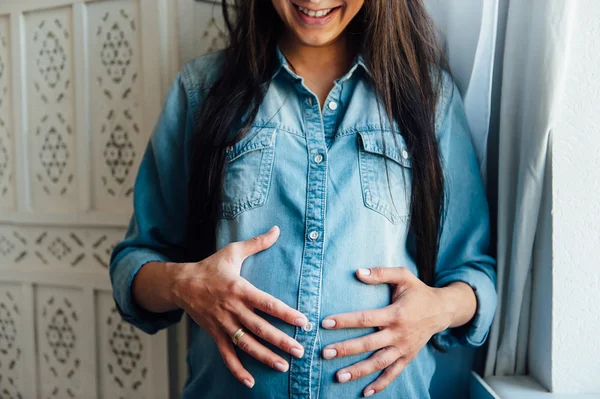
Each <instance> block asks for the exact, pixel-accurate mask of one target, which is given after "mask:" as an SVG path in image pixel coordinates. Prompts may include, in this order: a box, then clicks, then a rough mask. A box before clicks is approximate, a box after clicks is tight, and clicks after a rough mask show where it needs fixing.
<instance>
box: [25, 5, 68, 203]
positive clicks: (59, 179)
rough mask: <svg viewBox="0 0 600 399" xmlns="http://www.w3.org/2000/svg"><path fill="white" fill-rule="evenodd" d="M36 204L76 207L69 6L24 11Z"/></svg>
mask: <svg viewBox="0 0 600 399" xmlns="http://www.w3.org/2000/svg"><path fill="white" fill-rule="evenodd" d="M25 32H26V60H27V75H26V76H27V77H26V79H27V82H28V87H27V98H28V107H27V114H28V118H27V119H28V122H27V123H28V132H27V141H28V152H27V160H28V163H29V167H30V171H29V185H30V189H31V206H32V208H33V209H35V210H44V211H51V212H60V211H63V212H68V211H73V210H74V209H77V159H76V155H77V151H76V148H77V147H76V145H77V143H76V140H77V138H76V131H75V115H74V91H73V90H74V86H73V81H74V67H73V62H74V60H73V19H72V10H71V8H70V7H62V8H56V9H51V10H43V11H36V12H31V13H29V14H26V15H25Z"/></svg>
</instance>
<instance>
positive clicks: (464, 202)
mask: <svg viewBox="0 0 600 399" xmlns="http://www.w3.org/2000/svg"><path fill="white" fill-rule="evenodd" d="M449 86H450V89H449V92H450V93H449V97H448V100H447V102H446V103H447V106H446V111H445V117H444V120H443V123H442V124H441V130H440V131H439V142H440V152H441V155H442V160H443V167H444V173H445V176H444V177H445V179H446V191H445V196H446V198H445V212H444V219H443V225H442V234H441V237H440V246H439V255H438V264H437V268H436V276H435V284H436V287H444V286H447V285H449V284H450V283H452V282H458V281H461V282H464V283H466V284H468V285H469V286H471V288H473V291H474V292H475V296H476V298H477V310H476V313H475V316H474V317H473V319H472V320H471V321H470V322H469V323H467V324H466V325H464V326H461V327H458V328H451V329H447V330H446V331H443V332H441V333H439V334H436V335H435V336H434V340H435V341H436V342H437V343H438V344H439V345H440V346H441V347H442V348H445V349H449V348H452V347H454V346H458V345H466V346H473V347H476V346H480V345H482V344H483V343H484V342H485V340H486V338H487V336H488V332H489V330H490V327H491V324H492V320H493V318H494V314H495V312H496V306H497V300H498V299H497V294H496V262H495V260H494V259H493V258H492V257H491V256H490V220H489V210H488V205H487V199H486V195H485V190H484V187H483V182H482V179H481V175H480V171H479V164H478V162H477V157H476V154H475V150H474V147H473V144H472V142H471V135H470V132H469V125H468V122H467V118H466V115H465V112H464V106H463V103H462V99H461V97H460V94H459V92H458V89H457V88H456V86H454V84H453V83H451V84H450V85H449Z"/></svg>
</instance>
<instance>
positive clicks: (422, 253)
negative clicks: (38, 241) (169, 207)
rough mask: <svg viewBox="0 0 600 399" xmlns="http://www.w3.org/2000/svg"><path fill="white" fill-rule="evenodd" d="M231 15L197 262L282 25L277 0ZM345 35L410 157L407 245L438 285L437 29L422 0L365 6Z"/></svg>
mask: <svg viewBox="0 0 600 399" xmlns="http://www.w3.org/2000/svg"><path fill="white" fill-rule="evenodd" d="M228 3H231V2H228ZM234 8H235V10H236V12H235V18H233V17H232V16H231V15H230V12H229V8H228V7H227V5H226V4H225V1H224V2H223V5H222V10H223V14H224V16H225V21H226V25H227V29H228V31H229V40H230V42H229V46H228V47H227V48H226V50H225V54H224V57H223V63H222V64H221V66H220V76H219V77H218V78H217V79H216V80H215V82H214V83H213V84H212V85H211V87H210V88H209V89H208V91H207V93H206V97H205V100H204V103H203V105H202V112H201V117H200V120H199V122H198V127H197V129H198V130H197V134H196V137H195V143H194V149H193V157H192V162H193V165H192V168H191V175H190V182H189V193H190V217H189V228H188V237H189V238H190V243H191V244H190V245H191V246H192V247H193V248H194V250H195V251H194V253H195V256H196V257H198V258H203V257H206V256H208V255H210V254H211V253H212V252H214V250H215V242H214V227H215V223H216V221H217V220H218V208H219V201H220V194H221V189H222V180H223V170H224V163H225V159H224V151H223V148H224V147H225V146H227V145H229V144H231V143H230V141H231V132H233V131H235V132H241V133H240V135H242V134H243V132H244V131H245V129H246V128H247V127H248V126H249V125H250V124H251V123H252V121H253V120H254V118H255V117H256V114H257V112H258V108H259V106H260V104H261V102H262V100H263V99H264V96H265V93H266V90H267V88H268V85H269V80H270V78H271V76H272V75H273V73H274V70H275V68H276V66H277V64H276V63H277V60H276V50H275V49H276V46H277V41H278V39H279V38H280V36H281V34H282V30H283V28H284V27H283V23H282V22H281V20H280V18H279V16H278V15H277V14H276V11H275V9H274V8H273V5H272V4H271V1H267V0H235V5H234ZM348 29H349V30H351V32H348V34H350V35H351V36H352V39H353V40H355V41H356V42H357V45H358V49H359V51H361V52H362V54H363V56H364V59H365V63H366V65H367V68H368V69H369V71H370V72H371V73H370V80H371V84H372V87H373V88H374V91H375V93H376V95H377V97H378V99H379V101H380V103H381V104H382V108H383V110H384V111H385V114H386V116H387V117H388V118H389V120H392V119H393V120H395V121H396V122H397V123H398V126H399V127H400V132H401V134H402V135H403V137H404V139H405V141H406V144H407V147H408V150H409V152H410V153H411V157H412V165H413V166H412V174H411V176H412V177H411V182H412V193H411V205H410V214H411V216H410V227H409V228H410V236H411V245H410V247H411V250H412V251H414V256H415V260H416V264H417V267H418V270H419V277H420V278H421V280H422V281H424V282H425V283H426V284H428V285H433V283H434V272H435V265H436V260H437V252H438V241H439V235H440V231H441V223H442V221H441V219H442V215H443V202H444V189H443V187H444V177H443V173H442V166H441V160H440V155H439V152H438V144H437V140H436V136H435V115H436V112H435V111H436V102H437V98H438V95H439V90H440V86H441V84H440V83H441V74H442V71H443V69H447V68H446V67H445V64H444V61H443V60H444V58H443V56H442V52H441V50H440V48H439V46H438V44H437V43H438V42H437V40H436V35H435V30H434V28H433V24H432V22H431V20H430V18H429V16H428V14H427V12H426V10H425V7H424V5H423V2H422V0H381V1H379V0H377V1H376V0H367V1H365V4H364V6H363V8H362V9H361V11H360V12H359V13H358V14H357V16H356V17H355V19H354V20H353V21H352V23H351V26H350V27H349V28H348ZM237 138H239V135H238V136H237V137H235V138H234V139H233V140H236V139H237ZM198 245H201V247H200V248H199V247H198Z"/></svg>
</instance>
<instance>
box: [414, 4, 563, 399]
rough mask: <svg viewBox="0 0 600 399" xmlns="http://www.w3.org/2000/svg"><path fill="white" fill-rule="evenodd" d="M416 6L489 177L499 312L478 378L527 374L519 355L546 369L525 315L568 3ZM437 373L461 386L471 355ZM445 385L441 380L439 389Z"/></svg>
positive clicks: (541, 229) (541, 249)
mask: <svg viewBox="0 0 600 399" xmlns="http://www.w3.org/2000/svg"><path fill="white" fill-rule="evenodd" d="M425 3H426V5H427V6H428V8H429V11H430V13H431V15H432V16H433V18H434V20H435V22H436V24H437V26H438V29H439V30H440V31H441V33H442V36H443V40H444V42H445V45H446V48H447V52H448V57H449V61H450V67H451V69H452V72H453V75H454V78H455V80H456V82H457V84H458V86H459V88H460V90H461V93H462V94H463V98H464V102H465V108H466V112H467V117H468V119H469V124H470V127H471V131H472V136H473V142H474V144H475V147H476V149H477V153H478V156H479V160H480V163H481V171H482V175H483V176H484V178H486V177H488V176H487V174H486V170H489V171H490V176H489V182H490V186H489V192H490V205H491V208H492V211H496V212H497V213H496V214H495V215H493V216H496V217H493V219H497V241H496V244H497V259H498V295H499V307H498V312H497V315H496V318H495V320H494V324H493V326H492V329H491V331H490V335H489V338H488V352H487V357H486V359H485V365H484V375H485V376H486V377H487V376H492V375H497V376H501V375H520V374H526V373H527V372H528V370H527V362H528V356H530V357H535V358H536V360H535V361H537V362H539V361H540V359H542V360H547V361H550V359H549V358H548V356H549V355H547V354H540V353H539V352H540V349H539V347H540V345H536V346H537V347H538V349H535V348H534V349H533V352H535V351H537V352H538V353H533V352H532V349H531V348H530V347H529V335H530V326H531V325H533V327H532V328H533V329H534V330H535V329H541V328H544V326H548V328H549V327H550V322H549V321H548V320H545V319H547V318H549V317H547V316H549V315H539V314H538V315H535V314H534V315H532V314H531V311H530V309H531V303H532V290H533V285H532V268H533V266H534V265H535V266H536V267H540V268H542V267H546V268H548V267H550V266H551V265H548V264H543V263H544V260H543V259H542V258H543V257H544V256H546V257H547V254H548V253H551V250H552V248H551V245H552V242H551V228H549V227H548V225H549V223H551V220H550V218H551V215H550V210H549V209H550V207H549V206H547V204H549V203H550V204H551V193H552V190H551V176H550V174H551V162H550V159H551V158H550V155H551V154H550V153H549V151H550V150H551V133H552V126H553V115H555V114H556V110H555V107H556V105H555V104H556V100H557V98H556V97H557V95H558V93H560V85H562V82H563V77H564V73H563V70H564V65H563V64H564V62H565V61H564V60H565V59H566V57H565V54H566V51H565V50H566V49H565V47H566V44H565V43H566V39H565V38H566V36H567V35H566V34H565V32H566V31H567V30H568V23H569V21H570V20H569V7H568V4H569V1H568V0H561V1H547V0H527V1H522V0H452V1H447V0H425ZM490 123H491V124H490ZM490 132H491V134H492V136H491V138H490V140H489V142H490V146H489V147H488V137H489V134H490ZM488 154H489V156H488ZM487 162H489V165H486V163H487ZM486 166H489V168H487V167H486ZM496 201H497V209H496ZM544 204H546V206H544V207H542V205H544ZM542 208H543V210H542ZM541 212H542V213H541ZM535 254H541V256H538V257H537V258H536V257H535V256H534V255H535ZM538 277H539V276H538ZM536 281H538V280H536ZM537 297H538V298H539V297H540V295H539V294H538V296H537ZM532 323H533V324H532ZM540 335H541V334H540ZM544 335H545V336H548V337H549V334H544ZM541 347H543V346H541ZM549 348H550V347H549V345H548V349H549ZM438 365H441V366H442V368H444V370H445V373H448V370H452V369H454V370H452V371H451V372H450V374H451V377H449V378H450V379H453V380H455V381H460V383H461V384H462V383H463V382H464V379H463V378H462V374H461V373H462V371H457V370H456V369H457V368H458V369H464V368H468V367H471V366H472V354H469V352H468V351H462V352H460V351H459V352H458V353H454V354H451V359H448V358H444V356H439V357H438ZM547 370H549V368H547ZM536 377H537V378H538V379H539V380H540V381H541V382H542V383H544V382H546V381H549V380H550V378H549V377H548V376H546V375H537V376H536ZM435 382H436V381H434V383H435ZM439 382H442V381H441V379H440V380H439ZM458 383H459V382H455V384H458ZM451 384H452V381H448V380H446V381H443V383H442V384H440V385H441V386H445V387H449V386H450V385H451ZM545 385H547V384H545ZM432 391H433V392H434V393H435V385H434V386H432ZM457 392H460V391H459V388H456V389H453V390H452V392H451V393H448V392H445V393H443V392H442V393H439V394H438V395H434V396H437V397H461V396H459V395H457V394H456V393H457ZM464 397H466V396H464Z"/></svg>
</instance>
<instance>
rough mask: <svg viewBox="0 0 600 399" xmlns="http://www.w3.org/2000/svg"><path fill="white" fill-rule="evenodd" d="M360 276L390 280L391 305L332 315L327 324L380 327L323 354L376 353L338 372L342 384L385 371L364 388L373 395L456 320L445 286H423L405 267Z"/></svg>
mask: <svg viewBox="0 0 600 399" xmlns="http://www.w3.org/2000/svg"><path fill="white" fill-rule="evenodd" d="M356 275H357V277H358V278H359V279H360V280H361V281H363V282H364V283H367V284H381V283H389V284H390V285H391V286H392V303H391V305H389V306H386V307H385V308H382V309H377V310H364V311H359V312H352V313H342V314H338V315H333V316H328V317H327V318H325V319H324V320H323V322H322V325H323V327H324V328H327V329H342V328H364V327H378V328H379V331H376V332H374V333H372V334H368V335H366V336H363V337H360V338H355V339H351V340H348V341H343V342H340V343H336V344H332V345H328V346H326V347H325V348H323V357H324V358H325V359H333V358H339V357H344V356H350V355H355V354H358V353H364V352H371V351H376V352H375V353H374V354H373V355H372V356H371V357H370V358H368V359H366V360H363V361H361V362H358V363H356V364H354V365H352V366H350V367H346V368H343V369H341V370H339V371H338V372H337V379H338V381H339V382H347V381H351V380H356V379H358V378H361V377H364V376H367V375H369V374H372V373H375V372H377V371H380V370H384V369H385V371H384V372H383V373H382V374H381V375H380V376H379V378H377V379H376V380H375V381H374V382H373V383H371V384H369V385H368V386H367V387H366V388H365V389H364V391H363V394H364V395H365V396H371V395H373V394H375V393H377V392H381V391H382V390H383V389H385V388H386V387H387V386H388V385H389V384H390V383H391V382H392V381H393V380H394V379H395V378H396V377H398V376H399V375H400V373H401V372H402V370H404V368H405V367H406V365H408V364H409V363H410V362H411V361H412V360H413V359H414V358H415V356H417V353H419V351H420V350H421V349H422V348H423V347H424V346H425V345H426V344H427V342H428V341H429V339H430V338H431V337H432V336H433V335H434V334H436V333H438V332H440V331H443V330H445V329H446V328H448V327H449V326H450V324H451V321H452V320H451V319H452V316H451V311H450V309H449V308H448V306H446V304H445V303H444V300H443V299H442V295H443V293H442V291H443V289H440V288H432V287H429V286H427V285H426V284H424V283H423V282H422V281H421V280H419V279H418V278H417V277H416V276H415V275H414V274H412V273H411V272H410V271H409V270H408V269H406V268H403V267H390V268H386V267H378V268H372V269H359V270H357V273H356Z"/></svg>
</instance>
